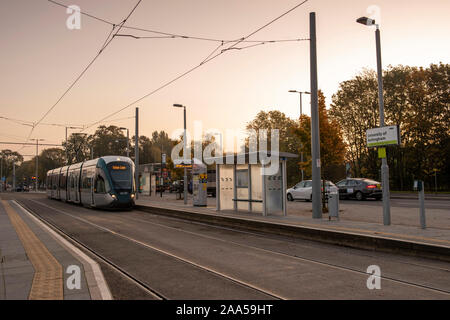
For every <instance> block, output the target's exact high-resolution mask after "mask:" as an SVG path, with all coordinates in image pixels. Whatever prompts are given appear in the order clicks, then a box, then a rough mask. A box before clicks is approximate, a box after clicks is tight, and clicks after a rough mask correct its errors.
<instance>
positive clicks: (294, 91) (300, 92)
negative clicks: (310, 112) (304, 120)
mask: <svg viewBox="0 0 450 320" xmlns="http://www.w3.org/2000/svg"><path fill="white" fill-rule="evenodd" d="M289 92H290V93H298V94H300V117H301V116H302V114H303V110H302V94H311V92H308V91H297V90H289Z"/></svg>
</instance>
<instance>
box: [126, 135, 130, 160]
mask: <svg viewBox="0 0 450 320" xmlns="http://www.w3.org/2000/svg"><path fill="white" fill-rule="evenodd" d="M129 157H130V131H129V130H128V129H127V158H129Z"/></svg>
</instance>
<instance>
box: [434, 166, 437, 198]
mask: <svg viewBox="0 0 450 320" xmlns="http://www.w3.org/2000/svg"><path fill="white" fill-rule="evenodd" d="M434 193H436V194H437V171H436V170H434Z"/></svg>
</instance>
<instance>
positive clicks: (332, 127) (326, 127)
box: [294, 90, 346, 181]
mask: <svg viewBox="0 0 450 320" xmlns="http://www.w3.org/2000/svg"><path fill="white" fill-rule="evenodd" d="M318 98H319V101H318V102H319V103H318V107H319V128H320V161H321V174H322V178H323V179H327V180H332V181H337V180H339V179H341V178H343V175H344V173H343V170H342V169H343V164H344V160H345V152H346V144H345V143H344V141H343V136H342V131H341V128H340V125H339V123H338V122H337V121H336V120H332V119H330V118H329V117H328V111H327V109H326V104H325V96H324V95H323V93H322V91H320V90H319V93H318ZM294 134H295V137H296V138H297V140H298V141H300V143H301V146H303V147H302V148H301V149H300V151H299V152H301V150H303V162H299V163H298V164H299V169H300V170H301V169H302V168H303V170H304V171H305V174H306V177H311V118H310V117H308V116H307V115H302V116H301V117H300V122H299V125H298V126H297V128H296V129H295V130H294Z"/></svg>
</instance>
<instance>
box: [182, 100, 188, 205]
mask: <svg viewBox="0 0 450 320" xmlns="http://www.w3.org/2000/svg"><path fill="white" fill-rule="evenodd" d="M183 108H184V137H183V140H184V151H183V157H184V160H185V161H183V162H185V167H184V204H187V168H186V160H187V159H188V154H187V141H186V107H185V106H184V107H183Z"/></svg>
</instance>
